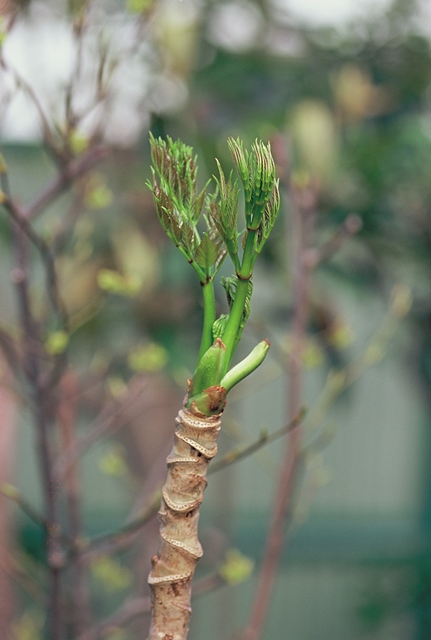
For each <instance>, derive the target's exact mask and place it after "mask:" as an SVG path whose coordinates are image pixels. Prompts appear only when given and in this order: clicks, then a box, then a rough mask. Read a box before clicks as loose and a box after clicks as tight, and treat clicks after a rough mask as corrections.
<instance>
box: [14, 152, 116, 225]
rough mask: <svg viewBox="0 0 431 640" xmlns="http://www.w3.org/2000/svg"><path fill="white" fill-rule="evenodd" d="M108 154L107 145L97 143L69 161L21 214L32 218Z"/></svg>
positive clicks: (29, 218) (23, 208) (28, 218)
mask: <svg viewBox="0 0 431 640" xmlns="http://www.w3.org/2000/svg"><path fill="white" fill-rule="evenodd" d="M108 154H109V149H108V147H106V146H104V145H98V146H95V147H92V148H91V149H89V150H88V151H87V152H86V153H84V154H83V155H82V156H80V157H79V158H77V159H76V160H72V161H70V162H69V163H68V164H67V165H66V166H64V167H63V168H62V169H61V171H60V172H59V173H58V175H57V176H56V177H55V178H54V179H53V180H52V182H50V183H49V184H48V185H47V186H46V187H45V188H44V189H43V190H42V191H41V193H40V194H39V195H38V196H36V198H35V199H34V200H33V202H31V203H30V204H28V205H27V206H25V207H22V215H23V217H24V218H26V219H27V220H32V219H33V218H35V217H36V216H37V215H38V214H39V213H40V212H41V211H43V210H44V209H45V208H46V207H47V206H48V205H50V204H52V202H53V201H54V200H55V199H56V198H57V197H58V196H60V195H61V194H62V193H63V191H66V189H68V188H69V187H70V185H71V184H72V183H73V182H75V181H76V180H77V179H78V178H80V177H81V176H83V175H84V174H85V173H87V171H89V169H91V168H92V167H93V166H94V165H95V164H97V163H98V162H100V161H101V160H103V159H104V158H106V157H107V156H108Z"/></svg>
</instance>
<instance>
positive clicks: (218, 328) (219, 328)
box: [212, 314, 229, 340]
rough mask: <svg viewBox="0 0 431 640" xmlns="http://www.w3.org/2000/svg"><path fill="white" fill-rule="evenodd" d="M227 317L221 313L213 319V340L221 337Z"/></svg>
mask: <svg viewBox="0 0 431 640" xmlns="http://www.w3.org/2000/svg"><path fill="white" fill-rule="evenodd" d="M228 318H229V316H228V315H226V314H222V315H221V316H220V318H217V320H215V321H214V323H213V329H212V331H213V337H214V340H216V339H217V338H221V339H223V333H224V330H225V328H226V323H227V321H228Z"/></svg>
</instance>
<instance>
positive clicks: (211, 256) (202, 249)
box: [195, 233, 217, 273]
mask: <svg viewBox="0 0 431 640" xmlns="http://www.w3.org/2000/svg"><path fill="white" fill-rule="evenodd" d="M195 260H196V262H197V264H198V265H199V266H200V267H202V269H204V270H205V272H206V273H209V271H210V269H211V267H212V266H213V265H214V263H215V262H216V260H217V247H216V246H215V245H214V244H213V242H211V240H210V238H209V235H208V234H207V233H204V234H203V237H202V240H201V243H200V245H199V246H198V248H197V249H196V255H195Z"/></svg>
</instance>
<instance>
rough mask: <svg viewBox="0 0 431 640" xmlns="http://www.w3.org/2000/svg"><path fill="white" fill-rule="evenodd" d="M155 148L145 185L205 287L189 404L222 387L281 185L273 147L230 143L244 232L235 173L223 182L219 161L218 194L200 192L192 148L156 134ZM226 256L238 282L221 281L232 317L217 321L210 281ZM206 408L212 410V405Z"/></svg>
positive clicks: (244, 319) (232, 279)
mask: <svg viewBox="0 0 431 640" xmlns="http://www.w3.org/2000/svg"><path fill="white" fill-rule="evenodd" d="M150 144H151V155H152V161H153V169H152V173H153V180H152V182H151V183H148V186H149V187H150V189H151V190H152V192H153V197H154V203H155V206H156V211H157V215H158V217H159V220H160V222H161V224H162V226H163V228H164V229H165V231H166V233H167V235H168V236H169V237H170V238H171V239H172V240H173V242H174V243H175V245H176V246H177V247H178V248H179V250H180V251H181V253H182V254H183V255H184V256H185V258H186V259H187V260H188V262H189V263H190V264H191V265H192V267H193V268H194V269H195V271H196V272H197V274H198V276H199V279H200V282H201V284H202V285H203V297H204V327H203V336H202V343H201V349H200V352H199V358H198V363H197V366H196V369H195V373H194V376H193V380H192V384H191V388H190V392H189V402H190V403H191V402H193V398H196V397H197V396H199V397H200V394H202V392H203V391H204V390H205V389H207V388H209V387H214V386H217V385H219V384H220V381H221V379H222V377H223V376H224V375H225V374H226V373H227V370H228V368H229V365H230V362H231V360H232V357H233V354H234V352H235V349H236V347H237V345H238V342H239V340H240V338H241V334H242V331H243V329H244V326H245V323H246V322H247V319H248V317H249V314H250V301H251V293H252V288H253V287H252V276H253V267H254V263H255V261H256V258H257V256H258V255H259V253H260V252H261V251H262V248H263V246H264V244H265V242H266V240H267V239H268V236H269V234H270V232H271V229H272V228H273V226H274V223H275V220H276V217H277V213H278V210H279V206H280V196H279V189H278V180H276V177H275V163H274V160H273V157H272V155H271V149H270V146H269V144H268V145H265V144H264V143H263V142H262V141H259V140H256V141H255V142H254V143H253V145H252V147H251V151H247V150H244V147H243V143H242V142H241V140H234V139H233V138H230V139H229V140H228V147H229V150H230V152H231V155H232V158H233V160H234V163H235V167H236V171H237V174H238V177H239V179H240V181H241V183H242V186H243V189H244V198H245V207H244V218H245V227H244V228H243V231H242V232H241V233H239V232H238V202H239V193H240V189H239V186H238V180H237V179H234V178H233V172H231V173H230V175H229V177H228V178H226V176H225V174H224V172H223V169H222V167H221V165H220V163H219V162H218V161H217V160H216V163H217V167H218V173H219V177H218V178H215V181H216V189H215V191H214V193H213V194H210V195H206V189H207V187H208V183H207V185H206V186H205V187H204V189H202V190H201V191H199V190H198V188H197V161H196V157H194V156H193V150H192V148H191V147H189V146H187V145H185V144H184V143H182V142H181V141H180V140H177V141H176V142H174V141H173V140H172V139H171V138H167V140H166V141H165V140H162V139H160V138H159V139H158V140H156V139H155V138H154V137H153V136H151V137H150ZM204 201H205V203H206V212H207V214H206V215H205V214H204V215H203V216H202V217H203V220H204V222H205V224H206V228H207V230H206V231H204V232H203V234H202V236H201V235H200V233H199V230H198V222H199V218H200V214H201V211H202V208H203V204H204ZM240 238H241V242H239V240H240ZM240 246H241V247H242V251H241V252H240ZM227 253H228V254H229V257H230V258H231V260H232V263H233V266H234V268H235V274H234V276H233V277H230V278H223V279H222V286H223V287H224V289H225V291H226V295H227V299H228V305H229V314H228V315H222V316H220V318H218V319H216V317H215V302H214V292H213V280H214V276H215V275H216V273H217V272H218V270H219V268H220V265H221V263H222V261H223V259H224V257H225V255H226V254H227ZM266 350H267V349H266ZM266 350H265V354H266ZM262 359H263V358H262ZM250 362H251V361H250ZM253 362H254V363H255V367H256V366H258V364H260V362H259V363H257V360H253ZM247 370H248V369H247ZM250 372H251V371H248V373H250ZM248 373H246V374H245V375H248ZM245 375H244V376H243V377H245ZM240 379H241V374H240V375H238V376H235V380H237V381H239V380H240ZM207 404H208V403H207ZM204 405H205V403H203V404H202V403H201V406H204ZM209 405H211V407H212V409H211V411H213V407H214V403H213V402H210V403H209Z"/></svg>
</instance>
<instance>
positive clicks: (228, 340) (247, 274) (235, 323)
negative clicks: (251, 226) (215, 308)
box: [223, 231, 255, 375]
mask: <svg viewBox="0 0 431 640" xmlns="http://www.w3.org/2000/svg"><path fill="white" fill-rule="evenodd" d="M254 236H255V232H254V231H249V232H248V234H247V239H246V242H245V247H244V253H243V259H242V265H241V268H240V270H239V271H238V272H237V276H238V282H237V286H236V293H235V300H234V302H233V305H232V308H231V310H230V313H229V320H228V321H227V325H226V329H225V331H224V333H223V342H224V345H225V347H226V357H225V362H224V367H223V375H225V374H226V372H227V370H228V368H229V365H230V363H231V360H232V357H233V354H234V352H235V348H236V345H237V344H238V338H239V331H240V326H241V322H242V318H243V314H244V308H245V302H246V299H247V292H248V286H249V281H250V278H251V277H252V275H253V263H254V260H253V244H254Z"/></svg>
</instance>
